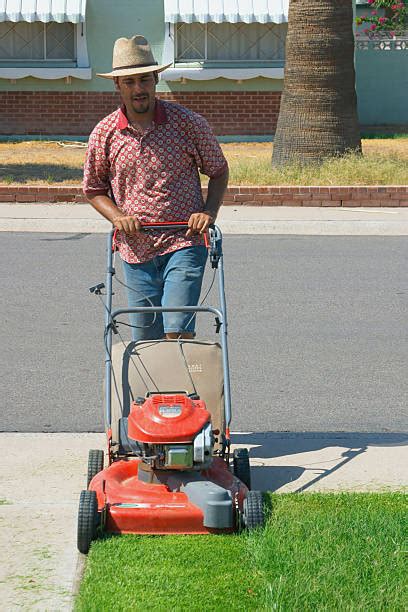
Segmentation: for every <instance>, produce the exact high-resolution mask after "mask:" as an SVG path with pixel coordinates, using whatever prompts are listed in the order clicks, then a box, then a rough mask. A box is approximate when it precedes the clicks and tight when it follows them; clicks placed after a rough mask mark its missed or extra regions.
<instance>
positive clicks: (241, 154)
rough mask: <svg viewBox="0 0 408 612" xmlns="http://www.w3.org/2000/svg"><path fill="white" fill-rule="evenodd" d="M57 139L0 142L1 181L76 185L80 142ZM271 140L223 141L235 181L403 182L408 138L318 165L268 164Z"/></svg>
mask: <svg viewBox="0 0 408 612" xmlns="http://www.w3.org/2000/svg"><path fill="white" fill-rule="evenodd" d="M65 144H66V145H67V146H61V145H60V144H58V143H56V142H39V141H32V142H22V143H0V184H3V185H4V184H9V185H12V184H19V185H22V184H23V185H24V184H26V185H27V184H44V183H48V184H55V185H68V184H71V185H79V184H80V183H81V180H82V167H83V163H84V158H85V147H84V146H81V145H78V146H77V147H75V146H73V145H72V143H65ZM272 146H273V145H272V144H271V143H228V144H223V145H222V148H223V151H224V153H225V156H226V157H227V159H228V162H229V164H230V170H231V179H230V184H235V185H240V184H241V185H251V184H252V185H274V184H275V185H276V184H281V185H299V184H303V185H313V184H315V185H322V184H331V185H334V184H341V185H347V184H349V185H356V184H362V185H370V184H383V185H384V184H394V185H396V184H407V183H408V173H407V161H408V138H400V139H378V140H364V141H363V153H364V156H363V157H362V158H358V157H356V156H349V157H346V158H345V159H340V158H338V159H333V160H328V161H327V162H326V163H325V164H323V166H320V167H311V168H310V167H309V168H299V167H291V168H286V169H284V170H277V169H273V168H271V163H270V160H271V154H272Z"/></svg>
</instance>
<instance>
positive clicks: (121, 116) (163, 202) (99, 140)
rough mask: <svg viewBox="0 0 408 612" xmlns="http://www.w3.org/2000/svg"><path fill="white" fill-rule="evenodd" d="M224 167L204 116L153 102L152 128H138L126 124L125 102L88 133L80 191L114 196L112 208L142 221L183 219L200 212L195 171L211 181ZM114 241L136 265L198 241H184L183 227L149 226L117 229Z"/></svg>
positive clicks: (201, 204) (191, 239)
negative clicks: (132, 230) (130, 232)
mask: <svg viewBox="0 0 408 612" xmlns="http://www.w3.org/2000/svg"><path fill="white" fill-rule="evenodd" d="M227 167H228V166H227V161H226V159H225V157H224V155H223V153H222V150H221V147H220V145H219V144H218V142H217V140H216V138H215V136H214V134H213V132H212V130H211V128H210V126H209V125H208V123H207V121H206V120H205V119H204V118H203V117H201V116H200V115H198V114H197V113H194V112H192V111H190V110H188V109H186V108H184V107H182V106H180V105H179V104H174V103H170V102H165V101H162V100H158V99H156V105H155V114H154V120H153V123H152V127H151V128H149V129H148V130H146V131H144V132H142V133H141V132H139V131H138V130H136V129H135V128H134V127H133V126H132V125H131V124H130V123H129V122H128V119H127V117H126V114H125V108H124V107H122V108H119V109H118V110H116V111H115V112H113V113H111V114H110V115H108V116H107V117H105V118H104V119H102V121H100V122H99V123H98V125H97V126H96V127H95V128H94V130H93V131H92V133H91V135H90V138H89V143H88V150H87V156H86V161H85V168H84V183H83V189H84V193H85V195H86V196H87V197H88V198H90V197H93V196H95V195H110V194H112V195H113V198H114V200H115V203H116V205H117V207H118V208H119V209H120V210H121V211H122V212H123V213H125V214H126V215H135V216H136V217H137V218H138V219H139V221H140V222H141V223H142V224H143V223H152V222H160V221H163V222H164V221H179V222H181V221H188V219H189V218H190V215H191V214H193V213H196V212H201V211H203V210H204V200H203V196H202V191H201V185H200V178H199V174H198V171H200V172H201V173H202V174H206V175H207V176H209V177H210V178H216V177H218V176H221V174H223V173H224V172H225V171H226V169H227ZM160 238H161V240H159V239H160ZM157 241H159V243H160V244H159V245H158V246H156V247H154V243H156V242H157ZM117 242H118V247H119V252H120V255H121V257H122V259H124V260H125V261H127V262H129V263H141V262H145V261H149V260H150V259H153V258H154V257H156V256H157V255H164V254H166V253H170V252H172V251H176V250H177V249H182V248H184V247H188V246H192V245H195V244H202V238H201V237H200V236H197V235H196V236H191V237H190V238H186V236H185V230H182V231H176V232H172V231H166V233H165V234H164V235H163V234H162V232H158V231H157V230H154V231H150V230H149V231H146V232H138V233H137V234H135V235H134V236H129V235H126V234H125V233H124V232H118V238H117Z"/></svg>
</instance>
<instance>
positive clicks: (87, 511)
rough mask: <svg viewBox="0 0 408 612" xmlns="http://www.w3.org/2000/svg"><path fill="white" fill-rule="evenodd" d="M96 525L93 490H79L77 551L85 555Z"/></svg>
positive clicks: (96, 513)
mask: <svg viewBox="0 0 408 612" xmlns="http://www.w3.org/2000/svg"><path fill="white" fill-rule="evenodd" d="M97 526H98V501H97V498H96V493H95V491H81V496H80V498H79V511H78V534H77V545H78V550H79V552H81V553H83V554H84V555H86V554H87V553H88V551H89V547H90V545H91V542H92V540H95V539H96V529H97Z"/></svg>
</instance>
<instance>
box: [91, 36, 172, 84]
mask: <svg viewBox="0 0 408 612" xmlns="http://www.w3.org/2000/svg"><path fill="white" fill-rule="evenodd" d="M169 66H171V64H161V65H159V64H158V63H157V62H156V61H155V59H154V57H153V53H152V50H151V49H150V45H149V43H148V42H147V40H146V39H145V37H144V36H140V35H136V36H132V38H118V39H117V40H116V41H115V45H114V47H113V59H112V72H106V73H102V74H97V76H100V77H103V78H104V79H113V78H114V77H118V76H129V75H132V74H145V73H146V72H153V71H155V72H161V71H162V70H165V69H166V68H168V67H169Z"/></svg>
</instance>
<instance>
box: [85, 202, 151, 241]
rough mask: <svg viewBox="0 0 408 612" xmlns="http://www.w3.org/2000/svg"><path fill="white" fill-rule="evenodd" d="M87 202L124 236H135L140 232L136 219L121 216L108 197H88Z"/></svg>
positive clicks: (130, 216)
mask: <svg viewBox="0 0 408 612" xmlns="http://www.w3.org/2000/svg"><path fill="white" fill-rule="evenodd" d="M88 202H89V203H90V204H91V206H93V208H94V209H95V210H97V211H98V213H99V214H101V215H102V216H103V217H105V219H107V220H108V221H110V222H111V223H112V225H113V226H114V227H116V228H117V229H118V230H122V231H124V232H125V233H126V234H136V232H138V231H140V227H141V226H140V223H139V221H138V219H137V218H136V217H134V216H133V215H125V214H123V212H121V211H120V210H119V208H118V207H117V206H116V204H115V203H114V202H113V200H112V199H111V198H109V197H108V196H106V195H96V196H94V197H92V198H89V197H88Z"/></svg>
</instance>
